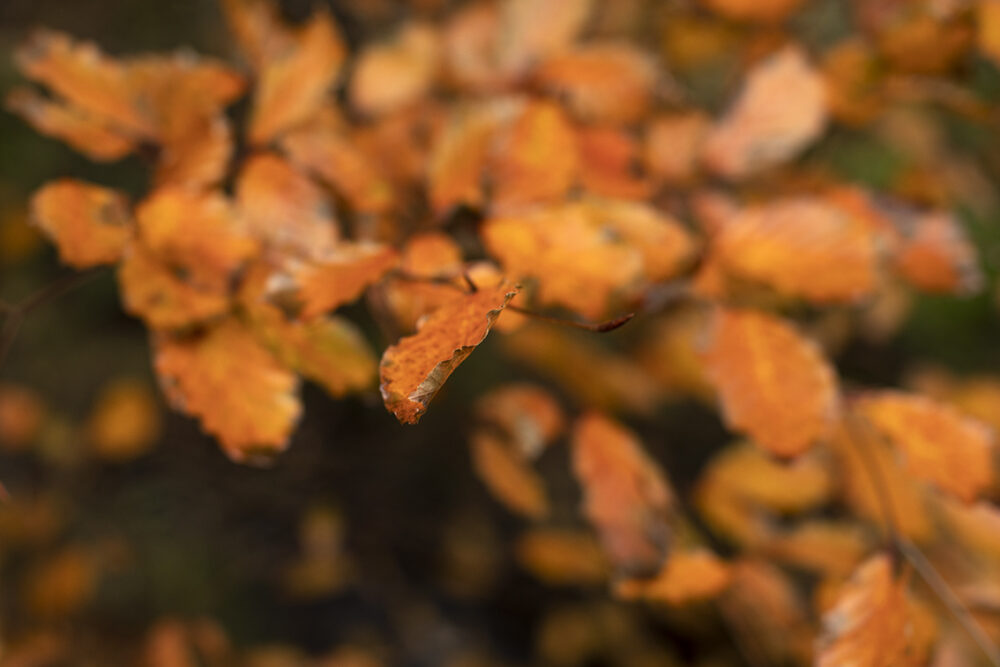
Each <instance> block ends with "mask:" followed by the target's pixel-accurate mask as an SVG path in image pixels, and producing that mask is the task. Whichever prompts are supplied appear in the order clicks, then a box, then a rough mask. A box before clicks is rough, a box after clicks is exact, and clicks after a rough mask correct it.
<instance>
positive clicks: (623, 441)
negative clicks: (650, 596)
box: [573, 413, 674, 575]
mask: <svg viewBox="0 0 1000 667" xmlns="http://www.w3.org/2000/svg"><path fill="white" fill-rule="evenodd" d="M573 471H574V473H575V474H576V477H577V479H578V480H579V482H580V484H581V485H582V486H583V492H584V497H583V511H584V514H586V516H587V518H588V519H589V520H590V522H591V523H592V524H593V525H594V526H595V528H597V530H598V533H599V534H600V537H601V543H602V544H603V545H604V549H605V551H607V553H608V555H609V557H610V558H611V560H612V562H613V563H614V564H615V565H616V566H617V567H618V568H619V569H621V570H623V571H626V572H628V573H633V574H636V575H642V574H649V573H652V572H656V571H657V570H659V569H660V566H661V564H662V563H663V560H664V558H665V557H666V554H667V549H668V547H669V541H670V529H669V526H668V520H669V513H670V511H671V508H672V507H673V503H674V500H673V492H672V491H671V490H670V487H669V486H668V484H667V481H666V480H665V479H664V477H663V473H662V472H661V471H660V468H659V466H658V465H657V464H656V462H655V461H654V460H653V459H651V458H650V457H649V456H648V455H647V454H646V453H645V452H644V451H643V450H642V447H641V445H640V444H639V442H638V440H637V439H636V437H635V436H634V435H633V434H632V433H631V432H629V431H628V430H626V429H625V428H624V427H622V426H621V425H619V424H618V423H617V422H615V421H612V420H611V419H608V418H607V417H603V416H601V415H599V414H597V413H590V414H587V415H585V416H583V417H581V418H580V419H578V420H577V422H576V425H575V427H574V429H573Z"/></svg>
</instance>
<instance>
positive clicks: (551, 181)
mask: <svg viewBox="0 0 1000 667" xmlns="http://www.w3.org/2000/svg"><path fill="white" fill-rule="evenodd" d="M488 169H489V172H488V177H489V181H490V184H491V191H492V195H493V208H494V209H495V210H512V209H517V208H518V207H524V206H526V205H528V204H534V203H539V202H550V201H556V200H559V199H560V198H562V197H564V196H565V195H566V194H567V193H568V192H569V190H570V188H571V187H572V186H573V185H574V183H575V182H576V178H577V172H578V169H579V162H578V158H577V152H576V137H575V136H574V134H573V129H572V127H571V126H570V124H569V120H568V119H567V118H566V115H565V114H564V113H563V111H562V110H561V109H560V108H559V107H558V106H557V105H555V104H553V103H550V102H542V101H538V102H529V103H527V104H525V105H524V108H523V110H522V111H521V113H520V115H518V116H517V118H516V119H515V120H514V121H513V123H511V124H510V126H509V127H508V128H507V129H506V130H505V131H504V132H501V133H500V134H499V135H498V136H497V138H496V140H495V143H494V145H493V153H492V156H491V160H490V164H489V166H488Z"/></svg>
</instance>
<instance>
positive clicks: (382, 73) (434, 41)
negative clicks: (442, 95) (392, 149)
mask: <svg viewBox="0 0 1000 667" xmlns="http://www.w3.org/2000/svg"><path fill="white" fill-rule="evenodd" d="M439 42H440V35H439V34H438V32H437V30H436V29H435V28H434V27H433V26H431V25H428V24H425V23H408V24H406V25H404V27H403V28H402V29H401V30H400V31H399V33H398V34H396V35H394V36H393V37H392V39H391V40H388V41H385V42H381V43H374V44H371V45H369V46H367V47H365V49H364V50H363V51H362V52H361V53H360V54H359V55H358V59H357V61H356V62H355V64H354V72H353V74H352V75H351V83H350V85H349V86H348V91H347V94H348V98H349V99H350V101H351V104H352V105H354V107H355V108H356V109H357V110H358V111H360V112H361V113H364V114H371V115H378V114H384V113H387V112H391V111H395V110H397V109H400V108H402V107H405V106H407V105H409V104H412V103H414V102H416V101H417V100H419V99H421V98H422V97H424V96H425V95H427V93H428V92H429V91H430V89H431V86H432V85H433V84H434V79H435V77H436V75H437V72H438V66H439V63H440V60H441V52H440V44H439Z"/></svg>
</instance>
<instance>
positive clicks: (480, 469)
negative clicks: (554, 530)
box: [471, 431, 549, 520]
mask: <svg viewBox="0 0 1000 667" xmlns="http://www.w3.org/2000/svg"><path fill="white" fill-rule="evenodd" d="M471 446H472V465H473V467H474V468H475V470H476V474H477V475H479V479H481V480H482V481H483V483H484V484H485V485H486V487H487V488H488V489H489V490H490V492H491V493H492V494H493V497H494V498H496V499H497V500H499V501H500V502H501V503H503V504H504V505H505V506H506V507H507V508H508V509H509V510H511V511H512V512H515V513H516V514H520V515H521V516H524V517H526V518H529V519H534V520H539V519H544V518H545V517H546V516H548V514H549V500H548V497H547V496H546V494H545V486H544V482H543V481H542V478H541V477H540V476H539V475H538V473H536V472H535V471H534V470H533V469H532V468H531V467H530V466H529V465H528V464H527V463H526V462H525V460H524V458H523V457H522V456H521V455H520V454H519V453H518V452H516V451H515V450H514V449H513V448H512V447H510V446H509V445H508V444H507V443H506V442H504V441H503V440H501V439H500V438H498V437H496V436H495V435H493V434H491V433H489V432H488V431H478V432H476V433H474V434H473V436H472V441H471Z"/></svg>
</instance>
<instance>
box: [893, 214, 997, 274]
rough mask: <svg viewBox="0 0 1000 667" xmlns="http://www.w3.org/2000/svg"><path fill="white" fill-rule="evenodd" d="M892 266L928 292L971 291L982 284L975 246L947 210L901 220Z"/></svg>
mask: <svg viewBox="0 0 1000 667" xmlns="http://www.w3.org/2000/svg"><path fill="white" fill-rule="evenodd" d="M904 224H905V226H906V227H908V229H905V230H904V240H903V242H902V247H900V249H899V252H898V254H897V256H896V270H897V271H899V273H900V274H901V275H902V276H903V277H904V278H905V279H906V280H907V281H908V282H910V283H912V284H913V285H914V286H916V287H917V288H919V289H922V290H926V291H928V292H943V293H951V294H971V293H974V292H977V291H979V289H980V288H981V287H982V283H983V276H982V273H981V272H980V269H979V261H978V257H977V256H976V250H975V248H973V246H972V244H971V243H970V242H969V240H968V239H967V238H966V235H965V231H964V230H963V229H962V227H961V226H960V225H959V223H958V221H957V220H956V219H955V218H954V217H953V216H951V215H949V214H947V213H930V214H926V215H918V216H913V218H911V219H908V220H905V221H904Z"/></svg>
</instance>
